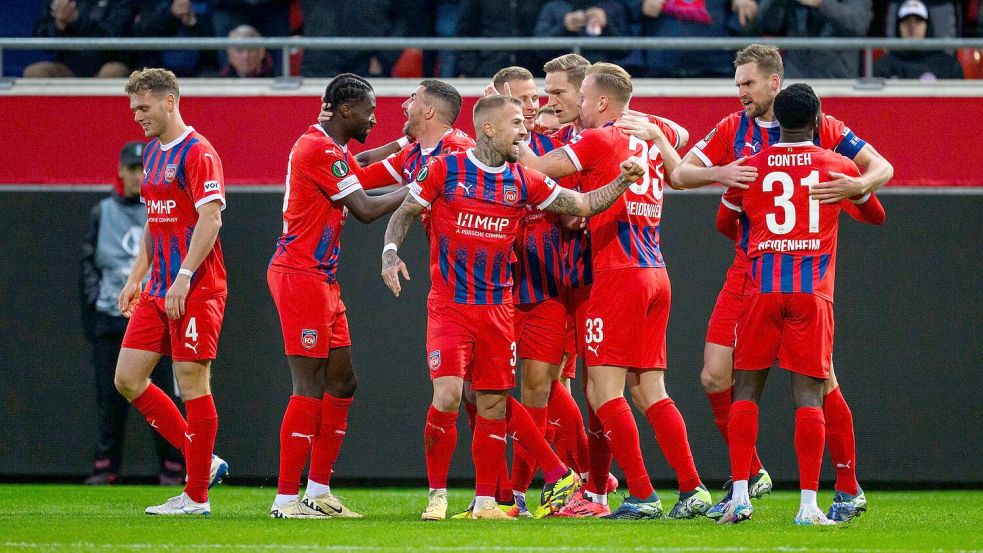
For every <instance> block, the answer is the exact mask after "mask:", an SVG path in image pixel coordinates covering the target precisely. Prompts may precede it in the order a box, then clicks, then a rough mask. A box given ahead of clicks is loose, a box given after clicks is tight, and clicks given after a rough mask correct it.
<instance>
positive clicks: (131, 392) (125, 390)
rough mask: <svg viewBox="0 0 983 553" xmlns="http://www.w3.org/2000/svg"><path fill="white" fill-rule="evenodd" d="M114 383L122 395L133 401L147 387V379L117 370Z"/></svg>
mask: <svg viewBox="0 0 983 553" xmlns="http://www.w3.org/2000/svg"><path fill="white" fill-rule="evenodd" d="M113 384H114V385H115V386H116V391H118V392H119V393H120V395H121V396H123V397H125V398H126V399H127V400H129V401H133V400H134V399H136V398H137V397H139V396H140V394H142V393H143V391H144V390H145V389H146V388H147V379H146V378H144V379H139V378H132V377H127V376H126V375H123V374H120V373H118V372H117V373H116V376H114V377H113Z"/></svg>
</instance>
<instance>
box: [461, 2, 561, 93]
mask: <svg viewBox="0 0 983 553" xmlns="http://www.w3.org/2000/svg"><path fill="white" fill-rule="evenodd" d="M503 4H504V3H503V2H489V1H487V0H461V7H460V11H459V12H458V19H457V36H459V37H486V38H495V37H510V38H511V37H524V36H531V35H532V33H533V30H534V29H535V27H536V20H537V18H538V17H539V12H540V11H542V7H543V4H545V2H544V1H543V0H525V1H523V2H513V3H511V4H506V5H504V6H503ZM510 65H518V66H520V67H525V68H528V69H529V70H530V71H533V72H534V73H536V72H537V71H539V69H540V68H541V67H542V64H541V63H539V62H538V56H537V55H536V53H535V52H533V51H529V50H518V51H511V50H509V51H501V50H485V51H480V52H477V51H467V52H460V53H459V54H458V72H459V76H461V77H491V76H492V75H494V74H495V72H497V71H498V70H499V69H501V68H503V67H508V66H510Z"/></svg>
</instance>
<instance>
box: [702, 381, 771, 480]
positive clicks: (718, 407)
mask: <svg viewBox="0 0 983 553" xmlns="http://www.w3.org/2000/svg"><path fill="white" fill-rule="evenodd" d="M733 392H734V389H733V388H727V389H726V390H724V391H723V392H707V399H709V400H710V409H712V410H713V423H714V424H716V425H717V429H718V430H720V435H721V436H723V437H724V442H726V441H727V418H728V417H730V402H731V397H732V394H733ZM760 470H761V459H759V458H758V448H757V447H755V448H754V449H753V450H752V453H751V474H757V473H758V471H760Z"/></svg>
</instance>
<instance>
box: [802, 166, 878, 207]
mask: <svg viewBox="0 0 983 553" xmlns="http://www.w3.org/2000/svg"><path fill="white" fill-rule="evenodd" d="M829 176H831V177H833V179H834V180H831V181H827V182H821V183H819V184H814V185H812V186H810V187H809V196H810V197H811V198H813V199H815V200H819V203H821V204H835V203H836V202H838V201H840V200H845V199H847V198H856V197H858V196H863V195H864V194H866V193H867V190H866V187H865V186H864V183H863V182H862V181H861V180H860V179H859V178H857V177H851V176H850V175H844V174H843V173H835V172H833V171H830V172H829Z"/></svg>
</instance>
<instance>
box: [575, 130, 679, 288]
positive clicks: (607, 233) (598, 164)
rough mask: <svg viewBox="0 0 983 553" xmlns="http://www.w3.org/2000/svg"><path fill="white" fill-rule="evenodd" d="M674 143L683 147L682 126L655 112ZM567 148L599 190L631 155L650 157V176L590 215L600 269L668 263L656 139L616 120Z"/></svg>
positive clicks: (588, 184)
mask: <svg viewBox="0 0 983 553" xmlns="http://www.w3.org/2000/svg"><path fill="white" fill-rule="evenodd" d="M649 121H651V122H652V123H654V124H656V125H658V126H659V128H660V129H661V130H662V132H663V133H664V134H665V136H666V138H667V139H669V142H671V143H674V144H675V145H677V146H678V144H679V135H678V134H677V133H676V130H675V129H674V128H673V127H672V126H671V125H669V124H668V123H664V122H663V121H661V120H659V119H657V118H654V117H651V116H649ZM563 149H564V150H565V151H566V152H567V154H568V155H569V156H570V159H571V161H573V164H574V165H575V166H576V167H577V170H578V171H580V173H581V179H580V185H581V188H582V189H583V191H584V192H590V191H591V190H597V189H598V188H601V187H603V186H604V185H606V184H608V183H609V182H611V181H613V180H614V179H615V178H617V177H618V175H620V174H621V168H620V165H621V162H622V161H624V160H625V159H627V158H628V157H629V156H638V157H641V158H642V159H643V160H647V162H648V164H647V166H646V171H645V176H644V177H642V178H641V179H640V180H639V181H638V182H636V183H634V184H632V185H631V186H630V187H629V188H628V190H627V191H625V193H624V195H622V196H621V197H620V198H618V200H617V201H616V202H615V203H614V205H612V206H611V207H610V208H608V210H607V211H604V212H603V213H600V214H598V215H595V216H593V217H591V218H590V223H589V227H590V233H591V247H592V249H593V257H592V262H593V269H594V271H595V272H597V271H604V270H608V269H621V268H625V267H665V261H664V260H663V258H662V251H661V249H660V247H659V233H660V226H659V225H660V223H661V221H662V193H663V186H664V180H665V179H664V175H663V169H662V166H663V162H662V154H661V152H659V149H658V148H657V147H655V145H654V143H653V142H646V141H643V140H641V139H639V138H637V137H634V136H630V135H627V134H625V133H623V132H622V131H621V129H619V128H617V127H615V126H614V124H613V123H612V122H609V123H606V124H605V125H604V126H603V127H600V128H596V129H587V130H585V131H584V132H583V133H581V134H580V136H579V137H577V138H574V139H573V141H571V142H570V143H569V144H567V145H566V146H564V147H563Z"/></svg>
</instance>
